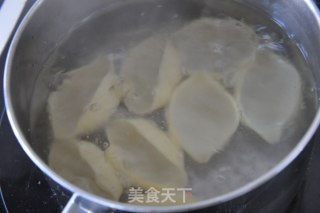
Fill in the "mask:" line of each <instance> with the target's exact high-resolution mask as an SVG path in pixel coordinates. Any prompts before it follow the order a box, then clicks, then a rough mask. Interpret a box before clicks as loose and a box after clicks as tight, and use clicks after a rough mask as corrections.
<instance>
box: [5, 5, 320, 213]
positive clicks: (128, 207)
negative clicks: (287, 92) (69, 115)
mask: <svg viewBox="0 0 320 213" xmlns="http://www.w3.org/2000/svg"><path fill="white" fill-rule="evenodd" d="M43 2H44V0H39V1H36V2H35V3H34V4H33V5H32V7H31V9H30V10H29V11H28V13H27V14H26V15H25V17H24V18H23V20H22V22H21V24H20V25H19V27H18V29H17V31H16V33H15V34H14V37H13V40H12V42H11V44H10V48H9V51H8V55H7V59H6V63H5V71H4V82H3V85H4V99H5V107H6V110H7V115H8V119H9V122H10V124H11V127H12V129H13V132H14V134H15V136H16V138H17V140H18V141H19V143H20V145H21V147H22V148H23V150H24V151H25V153H26V154H27V155H28V156H29V158H30V159H31V160H32V161H33V162H34V163H35V164H36V165H37V167H38V168H40V169H41V170H42V172H44V173H45V174H46V175H47V176H49V177H50V178H51V179H53V180H54V181H55V182H56V183H58V184H60V185H61V186H63V187H64V188H66V189H68V190H70V191H71V192H72V193H74V195H77V196H79V197H81V198H84V199H86V200H89V201H91V202H94V203H96V204H99V205H102V206H105V207H108V208H112V209H117V210H122V211H131V212H132V211H133V212H182V211H190V210H197V209H202V208H206V207H209V206H214V205H218V204H221V203H224V202H227V201H230V200H232V199H235V198H237V197H240V196H242V195H244V194H246V193H248V192H250V191H252V190H254V189H256V188H258V187H259V186H261V185H263V184H264V183H266V182H267V181H269V180H270V179H272V178H273V177H275V176H276V175H278V174H279V173H280V172H281V171H283V170H284V169H285V168H286V167H287V166H288V165H289V164H290V163H291V162H292V161H293V160H294V159H296V158H297V157H298V156H299V155H300V153H301V152H302V151H303V150H304V149H305V147H306V146H307V144H308V143H309V141H310V140H311V138H312V137H313V135H314V134H315V132H316V130H317V129H318V126H319V123H320V109H319V108H318V110H317V113H316V116H315V118H314V120H313V121H312V123H311V125H310V127H309V129H308V130H307V132H306V133H305V135H304V136H303V137H302V139H301V140H300V142H299V143H298V144H297V145H296V147H295V148H294V149H293V150H292V151H291V152H290V153H289V154H288V155H287V156H286V157H285V158H284V159H283V160H282V161H281V162H280V163H278V164H277V165H276V166H275V167H274V168H272V169H271V170H269V171H268V172H267V173H265V174H264V175H262V176H261V177H259V178H257V179H255V180H254V181H252V182H250V183H248V184H246V185H244V186H242V187H241V188H238V189H236V190H234V191H232V192H229V193H227V194H224V195H221V196H218V197H215V198H211V199H207V200H203V201H199V202H196V203H193V204H185V205H181V206H168V207H147V206H138V205H132V204H125V203H120V202H117V201H112V200H108V199H106V198H102V197H98V196H96V195H93V194H91V193H89V192H86V191H84V190H82V189H80V188H78V187H77V186H74V185H73V184H70V183H69V182H68V181H66V180H65V179H63V178H62V177H60V176H59V175H58V174H57V173H55V172H54V171H53V170H52V169H51V168H50V167H49V166H48V165H47V164H46V163H45V162H44V161H43V160H42V159H41V158H40V157H39V156H38V155H37V154H36V152H35V151H34V150H33V149H32V147H31V146H30V144H29V143H28V140H27V139H26V137H25V136H24V134H23V132H22V130H21V128H20V125H19V123H18V120H17V117H16V114H15V113H14V109H13V105H12V98H11V89H10V88H11V82H10V79H11V72H12V61H13V59H14V56H15V53H16V51H17V45H18V43H19V41H20V38H21V36H22V34H23V32H24V30H25V28H26V27H27V25H28V23H29V21H30V20H31V18H32V17H33V14H34V13H35V12H36V11H37V10H38V9H41V5H42V3H43ZM304 2H305V4H307V6H308V8H309V9H310V12H311V13H312V15H313V16H314V18H315V19H316V20H317V27H318V28H319V29H320V12H319V10H318V9H317V6H316V5H315V3H314V2H313V1H312V0H305V1H304Z"/></svg>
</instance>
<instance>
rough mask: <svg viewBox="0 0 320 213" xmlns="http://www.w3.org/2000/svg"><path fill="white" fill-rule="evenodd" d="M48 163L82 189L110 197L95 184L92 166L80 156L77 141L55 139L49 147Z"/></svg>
mask: <svg viewBox="0 0 320 213" xmlns="http://www.w3.org/2000/svg"><path fill="white" fill-rule="evenodd" d="M48 165H49V167H50V168H52V169H53V170H54V171H55V172H57V174H59V175H60V176H62V177H63V178H64V179H66V180H68V181H69V182H70V183H72V184H74V185H76V186H78V187H80V188H82V189H83V190H86V191H88V192H91V193H93V194H96V195H99V196H102V197H106V198H112V197H111V196H110V194H109V193H107V192H105V191H104V190H103V189H101V188H100V187H99V186H98V185H97V184H96V182H95V178H94V173H93V170H92V168H91V167H90V166H89V165H88V164H87V163H86V162H85V161H84V160H82V159H81V157H80V153H79V151H78V147H77V141H75V140H73V139H65V140H58V141H55V142H54V143H53V144H52V145H51V147H50V153H49V158H48Z"/></svg>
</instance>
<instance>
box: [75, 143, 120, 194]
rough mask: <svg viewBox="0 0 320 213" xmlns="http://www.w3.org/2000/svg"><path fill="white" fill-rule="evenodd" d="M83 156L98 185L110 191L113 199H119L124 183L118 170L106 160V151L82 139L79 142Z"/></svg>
mask: <svg viewBox="0 0 320 213" xmlns="http://www.w3.org/2000/svg"><path fill="white" fill-rule="evenodd" d="M77 146H78V149H79V152H80V156H81V158H82V159H83V160H84V161H85V162H87V163H88V165H90V167H91V169H92V170H93V173H94V180H95V181H96V183H97V185H98V186H99V187H100V188H101V189H103V190H104V191H106V192H107V193H109V194H110V195H111V196H112V198H113V199H115V200H119V198H120V196H121V194H122V190H123V189H122V185H121V182H120V180H119V178H118V177H117V176H116V171H115V170H114V169H113V167H112V166H111V165H110V164H109V163H108V162H107V161H106V160H105V157H104V151H102V150H101V149H99V148H98V147H97V146H96V145H94V144H91V143H89V142H84V141H81V142H79V143H78V144H77Z"/></svg>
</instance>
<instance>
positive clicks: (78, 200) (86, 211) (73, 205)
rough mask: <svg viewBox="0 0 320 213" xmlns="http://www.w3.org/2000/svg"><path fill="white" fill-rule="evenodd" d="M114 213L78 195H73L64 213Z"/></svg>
mask: <svg viewBox="0 0 320 213" xmlns="http://www.w3.org/2000/svg"><path fill="white" fill-rule="evenodd" d="M92 212H94V213H100V212H101V213H102V212H103V213H114V212H115V211H114V210H113V209H110V208H106V207H105V206H101V205H99V204H95V203H94V202H91V201H88V200H86V199H84V198H83V197H81V196H80V195H78V194H76V193H75V194H73V195H72V197H71V198H70V200H69V201H68V203H67V205H66V206H65V207H64V209H63V211H62V213H92Z"/></svg>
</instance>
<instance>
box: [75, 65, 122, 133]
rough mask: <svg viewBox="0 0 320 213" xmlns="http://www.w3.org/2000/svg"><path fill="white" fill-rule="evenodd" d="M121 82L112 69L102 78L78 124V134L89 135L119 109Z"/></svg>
mask: <svg viewBox="0 0 320 213" xmlns="http://www.w3.org/2000/svg"><path fill="white" fill-rule="evenodd" d="M121 92H122V91H121V82H120V80H119V77H118V76H117V75H116V73H115V72H114V71H113V69H111V70H110V71H109V73H108V74H107V75H106V76H105V77H104V78H103V79H102V81H101V83H100V85H99V87H98V89H97V90H96V92H95V94H94V95H93V97H92V98H91V101H90V102H89V103H88V104H87V105H86V106H85V107H84V110H83V114H82V115H81V117H80V119H79V122H78V125H77V134H78V135H88V134H91V133H93V132H94V131H96V130H98V129H99V128H101V127H103V126H104V125H105V124H106V123H107V122H108V119H109V117H110V116H111V115H112V114H113V113H114V112H115V111H116V110H117V107H118V105H119V103H120V100H121V95H122V94H121Z"/></svg>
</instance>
